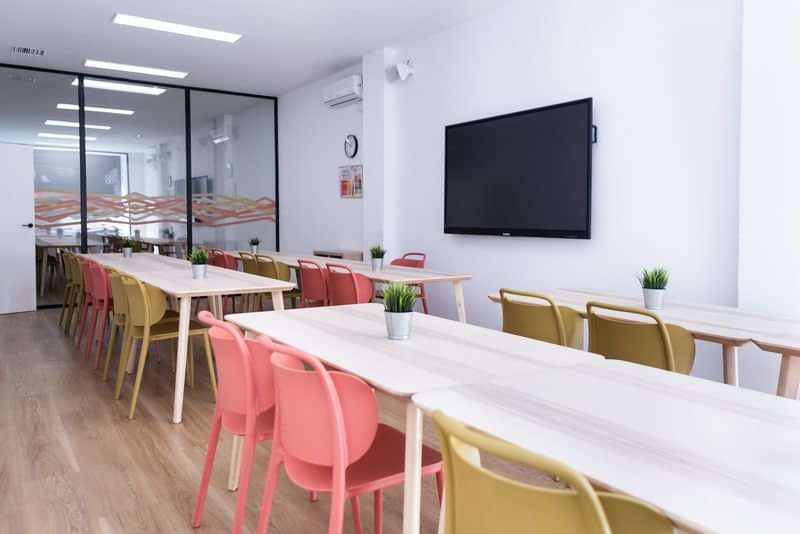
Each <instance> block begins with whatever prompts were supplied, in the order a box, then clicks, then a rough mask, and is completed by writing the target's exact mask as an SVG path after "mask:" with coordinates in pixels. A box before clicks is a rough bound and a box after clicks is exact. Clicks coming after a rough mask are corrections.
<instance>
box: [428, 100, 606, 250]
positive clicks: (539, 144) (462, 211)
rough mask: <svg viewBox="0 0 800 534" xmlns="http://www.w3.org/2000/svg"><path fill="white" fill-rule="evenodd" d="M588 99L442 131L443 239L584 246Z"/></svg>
mask: <svg viewBox="0 0 800 534" xmlns="http://www.w3.org/2000/svg"><path fill="white" fill-rule="evenodd" d="M592 138H593V133H592V99H591V98H585V99H582V100H575V101H572V102H565V103H562V104H556V105H552V106H546V107H542V108H536V109H530V110H527V111H520V112H517V113H510V114H508V115H500V116H497V117H491V118H487V119H480V120H475V121H470V122H465V123H461V124H453V125H450V126H447V127H446V128H445V172H444V184H445V195H444V198H445V200H444V204H445V205H444V231H445V233H447V234H482V235H504V236H539V237H563V238H576V239H589V238H590V236H591V231H590V230H591V199H592V195H591V191H592V150H591V148H592Z"/></svg>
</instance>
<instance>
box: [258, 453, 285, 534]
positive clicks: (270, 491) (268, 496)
mask: <svg viewBox="0 0 800 534" xmlns="http://www.w3.org/2000/svg"><path fill="white" fill-rule="evenodd" d="M282 463H283V458H282V457H281V455H280V453H279V452H278V451H276V450H275V449H274V448H273V449H272V451H270V455H269V466H268V467H267V480H266V482H265V483H264V495H263V497H261V512H260V513H259V515H258V526H257V527H256V534H267V530H268V529H269V518H270V515H271V514H272V501H273V499H274V497H275V488H276V487H277V486H278V475H279V474H280V469H281V464H282Z"/></svg>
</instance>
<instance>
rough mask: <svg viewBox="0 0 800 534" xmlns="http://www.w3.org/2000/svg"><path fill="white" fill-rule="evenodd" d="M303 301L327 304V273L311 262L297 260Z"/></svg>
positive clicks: (317, 264)
mask: <svg viewBox="0 0 800 534" xmlns="http://www.w3.org/2000/svg"><path fill="white" fill-rule="evenodd" d="M297 266H298V268H299V270H298V277H299V278H300V291H301V297H302V299H303V301H304V302H305V301H309V300H311V301H318V302H322V303H326V304H327V302H328V272H327V271H326V270H325V269H323V268H322V266H321V265H320V264H319V263H317V262H315V261H311V260H297Z"/></svg>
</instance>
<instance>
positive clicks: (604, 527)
mask: <svg viewBox="0 0 800 534" xmlns="http://www.w3.org/2000/svg"><path fill="white" fill-rule="evenodd" d="M433 419H434V421H435V422H436V427H437V429H438V430H439V437H440V439H441V447H442V457H443V459H444V474H445V477H444V478H445V510H444V521H445V523H444V527H445V528H444V532H445V533H446V534H487V533H497V534H500V533H502V534H533V533H542V534H544V533H547V534H612V533H613V534H643V533H647V534H668V533H669V534H672V532H673V526H672V523H671V522H670V520H669V519H668V518H667V517H665V516H664V515H663V514H662V513H661V512H659V511H658V510H656V509H655V508H652V507H651V506H649V505H647V504H645V503H643V502H641V501H638V500H637V499H633V498H630V497H625V496H622V495H617V494H613V493H606V492H598V491H596V490H595V489H594V488H593V487H592V485H591V484H590V483H589V481H588V480H586V478H585V477H584V476H583V475H581V474H580V473H578V472H576V471H574V470H573V469H572V468H570V467H569V466H567V465H565V464H563V463H561V462H558V461H556V460H552V459H550V458H547V457H544V456H541V455H539V454H535V453H533V452H530V451H527V450H525V449H522V448H519V447H516V446H514V445H511V444H510V443H506V442H503V441H500V440H497V439H494V438H491V437H489V436H486V435H485V434H479V433H477V432H475V431H472V430H470V429H468V428H467V427H465V426H464V425H463V424H461V423H459V422H458V421H456V420H455V419H451V418H450V417H447V416H446V415H444V414H443V413H442V412H439V411H437V412H434V414H433ZM480 451H485V452H487V453H489V454H491V455H493V456H495V457H498V458H501V459H504V460H507V461H511V462H514V463H518V464H522V465H525V466H529V467H533V468H535V469H538V470H541V471H544V472H546V473H548V474H550V475H555V476H557V477H559V478H560V479H561V481H563V482H566V483H567V484H568V485H569V486H570V487H569V488H568V489H559V488H546V487H541V486H533V485H528V484H525V483H522V482H518V481H516V480H512V479H509V478H506V477H503V476H500V475H498V474H495V473H493V472H491V471H489V470H487V469H485V468H483V467H482V466H481V461H480Z"/></svg>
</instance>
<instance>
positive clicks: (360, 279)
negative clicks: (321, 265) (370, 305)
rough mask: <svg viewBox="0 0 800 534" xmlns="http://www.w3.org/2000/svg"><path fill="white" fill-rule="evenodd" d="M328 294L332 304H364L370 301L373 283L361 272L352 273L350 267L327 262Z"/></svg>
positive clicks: (373, 287)
mask: <svg viewBox="0 0 800 534" xmlns="http://www.w3.org/2000/svg"><path fill="white" fill-rule="evenodd" d="M325 267H326V268H327V269H328V294H329V295H330V303H331V305H333V306H340V305H342V304H365V303H367V302H371V301H372V297H373V296H374V295H375V285H374V284H373V283H372V280H370V279H369V278H367V277H366V276H364V275H363V274H361V273H354V272H353V271H352V270H351V269H350V267H348V266H346V265H340V264H338V263H328V264H326V265H325Z"/></svg>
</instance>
